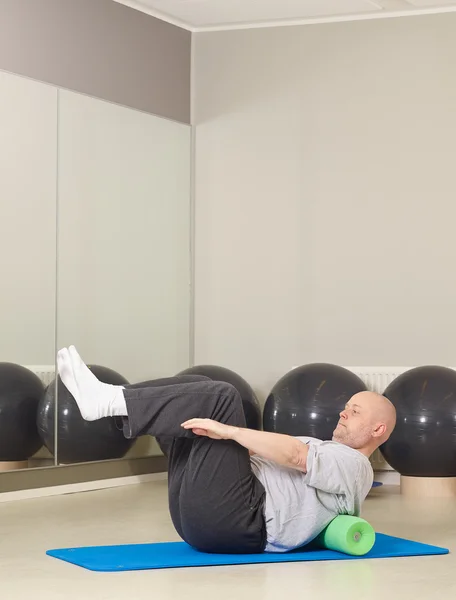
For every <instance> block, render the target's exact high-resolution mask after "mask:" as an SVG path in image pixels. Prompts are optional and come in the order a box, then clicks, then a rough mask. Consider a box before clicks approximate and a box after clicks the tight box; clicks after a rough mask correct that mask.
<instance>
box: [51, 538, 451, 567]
mask: <svg viewBox="0 0 456 600" xmlns="http://www.w3.org/2000/svg"><path fill="white" fill-rule="evenodd" d="M377 540H378V542H381V543H384V542H402V543H409V544H410V545H411V546H412V547H413V551H412V552H410V551H408V552H407V553H406V552H404V551H403V550H402V551H394V550H393V551H386V552H385V551H383V552H382V551H380V552H379V551H378V550H377V551H376V547H375V546H374V548H373V549H372V550H371V552H369V553H368V554H366V555H365V556H350V555H347V554H342V553H340V552H334V551H331V550H297V551H294V552H289V553H284V554H281V553H280V554H271V555H268V556H269V558H270V560H268V559H267V558H266V553H263V554H249V555H237V556H236V558H235V559H234V560H233V558H234V557H233V555H225V554H203V553H201V554H202V556H205V557H206V562H204V561H202V562H201V563H199V562H198V563H195V562H191V561H189V562H188V563H186V564H182V563H174V564H171V563H167V562H163V563H161V564H160V565H158V566H157V565H153V564H149V565H148V566H145V565H139V566H136V567H135V566H131V567H124V566H123V565H117V566H116V567H106V566H103V565H101V566H100V567H98V568H97V567H94V565H93V563H92V562H90V561H89V563H87V560H86V561H84V560H82V561H81V560H80V559H79V560H77V555H78V553H77V551H78V550H80V551H86V550H88V549H112V548H126V547H128V548H139V547H141V546H144V547H150V546H164V545H166V546H167V547H169V546H170V544H172V545H174V546H176V545H179V546H180V547H181V548H182V549H184V550H185V549H188V550H190V551H191V552H192V553H193V552H194V553H195V556H199V553H198V552H197V551H196V550H193V549H192V548H190V546H188V545H187V544H186V543H185V542H156V543H149V544H123V545H121V546H117V545H114V544H113V545H109V546H86V547H79V548H60V549H53V550H47V551H46V554H47V555H48V556H50V557H52V558H56V559H59V560H62V561H64V562H67V563H70V564H73V565H76V566H79V567H82V568H84V569H88V570H90V571H95V572H103V573H108V572H110V573H113V572H125V571H146V570H160V569H178V568H192V567H193V568H195V567H209V566H235V565H244V564H272V563H284V562H315V561H326V560H366V559H375V558H401V557H404V558H405V557H417V556H436V555H445V554H449V553H450V551H449V549H448V548H443V547H440V546H433V545H430V544H424V543H422V542H415V541H413V540H406V539H404V538H399V537H394V536H390V535H386V534H382V533H377ZM378 542H377V543H376V546H377V547H378ZM74 551H76V560H71V553H72V552H74ZM309 555H312V558H310V557H309ZM209 557H210V558H209Z"/></svg>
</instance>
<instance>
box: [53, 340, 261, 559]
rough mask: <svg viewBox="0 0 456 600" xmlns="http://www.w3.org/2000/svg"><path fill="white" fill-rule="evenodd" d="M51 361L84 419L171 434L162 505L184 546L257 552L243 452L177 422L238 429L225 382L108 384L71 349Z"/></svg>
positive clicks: (236, 403) (256, 509)
mask: <svg viewBox="0 0 456 600" xmlns="http://www.w3.org/2000/svg"><path fill="white" fill-rule="evenodd" d="M58 366H59V373H60V375H61V377H62V380H63V382H64V384H65V385H66V387H67V388H68V389H69V391H70V392H71V393H72V394H73V396H74V398H75V400H76V402H77V403H78V406H79V408H80V410H81V414H82V415H83V417H84V418H85V419H86V420H95V419H97V418H103V417H106V416H120V417H123V426H124V433H125V435H126V437H128V438H133V437H137V436H139V435H145V434H148V435H153V436H155V437H158V438H162V439H163V440H164V439H165V438H171V439H172V441H171V444H170V446H169V449H170V452H169V458H170V477H171V479H172V481H171V482H170V483H171V488H172V494H171V495H170V508H171V507H172V517H173V520H174V521H175V522H176V524H177V525H178V531H179V533H180V534H181V536H182V537H183V538H184V539H185V540H186V541H187V542H188V543H190V544H192V545H193V546H195V547H197V548H199V549H200V550H205V551H209V552H260V551H262V550H263V548H264V545H265V523H264V517H263V502H264V495H265V492H264V488H263V486H262V485H261V483H260V482H259V481H258V480H257V479H256V477H255V476H254V475H253V473H252V470H251V466H250V457H249V453H248V451H247V450H246V449H245V448H243V447H241V446H239V445H238V444H236V443H235V442H231V441H222V440H210V439H209V438H201V437H197V436H195V435H194V434H193V432H192V431H191V430H185V429H183V428H182V427H181V423H183V422H185V421H187V420H189V419H191V418H194V417H199V418H209V419H213V420H215V421H219V422H221V423H225V424H228V425H234V426H238V427H245V416H244V411H243V407H242V401H241V398H240V396H239V394H238V392H237V391H236V390H235V388H234V387H233V386H231V385H229V384H225V383H218V382H213V381H210V380H209V381H207V380H205V381H198V382H191V383H187V382H186V383H182V382H181V381H179V382H178V383H176V384H173V383H172V382H169V381H168V383H170V385H159V386H156V387H154V386H152V385H149V386H148V387H145V388H137V387H134V388H131V387H130V388H129V387H127V388H123V387H122V386H112V385H108V384H104V383H101V382H100V381H98V380H97V378H96V377H95V376H94V375H93V373H92V372H91V371H90V370H89V369H88V368H87V367H86V365H85V364H84V363H83V362H82V360H81V358H80V357H79V355H78V354H77V352H76V349H75V348H74V347H72V348H70V350H69V351H68V350H66V349H64V350H62V351H60V352H59V355H58Z"/></svg>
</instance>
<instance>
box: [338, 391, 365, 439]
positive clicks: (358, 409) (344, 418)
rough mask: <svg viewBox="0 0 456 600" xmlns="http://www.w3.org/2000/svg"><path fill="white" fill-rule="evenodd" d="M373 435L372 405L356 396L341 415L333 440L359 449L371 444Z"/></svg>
mask: <svg viewBox="0 0 456 600" xmlns="http://www.w3.org/2000/svg"><path fill="white" fill-rule="evenodd" d="M372 433H373V413H372V405H370V403H369V402H365V400H364V399H363V398H361V397H360V396H358V395H356V394H355V396H353V397H352V398H351V399H350V400H349V401H348V402H347V404H346V406H345V409H344V410H343V411H342V412H341V413H340V418H339V423H338V424H337V427H336V429H335V430H334V433H333V440H334V441H335V442H340V443H341V444H345V445H346V446H350V448H354V449H358V448H362V447H364V446H365V445H366V444H367V443H369V442H370V440H371V439H372Z"/></svg>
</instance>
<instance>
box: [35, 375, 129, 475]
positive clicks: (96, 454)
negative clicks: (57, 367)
mask: <svg viewBox="0 0 456 600" xmlns="http://www.w3.org/2000/svg"><path fill="white" fill-rule="evenodd" d="M89 369H91V370H92V371H93V373H94V375H95V376H96V377H97V378H98V379H99V380H100V381H102V382H103V383H111V384H114V385H126V384H128V381H127V380H126V379H125V378H124V377H122V375H120V374H119V373H116V372H115V371H113V370H111V369H108V368H106V367H100V366H98V365H90V366H89ZM57 412H58V417H57V418H58V423H57V430H58V438H57V442H58V446H57V454H58V460H59V462H60V463H63V464H69V463H77V462H87V461H96V460H108V459H114V458H122V457H123V456H125V454H126V453H127V452H128V450H129V449H130V448H131V447H132V445H133V444H134V440H128V439H126V438H125V436H124V435H123V432H122V421H121V419H120V418H116V417H106V418H103V419H99V420H98V421H84V419H83V418H82V417H81V413H80V411H79V408H78V405H77V404H76V401H75V399H74V398H73V396H72V395H71V394H70V392H69V391H68V390H67V388H66V387H65V386H64V385H63V383H62V381H61V379H60V377H59V378H58V411H57ZM37 423H38V431H39V434H40V436H41V439H42V440H43V443H44V445H45V446H46V448H47V449H48V450H49V451H50V452H51V453H52V454H53V453H54V443H55V433H54V427H55V380H54V381H53V382H52V383H50V385H49V386H48V387H47V388H46V391H45V394H44V397H43V400H42V401H41V402H40V405H39V407H38V416H37Z"/></svg>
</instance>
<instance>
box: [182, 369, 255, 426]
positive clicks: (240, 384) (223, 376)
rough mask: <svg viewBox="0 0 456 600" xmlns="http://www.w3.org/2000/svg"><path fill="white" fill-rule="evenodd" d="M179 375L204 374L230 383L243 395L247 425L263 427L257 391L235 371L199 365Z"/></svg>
mask: <svg viewBox="0 0 456 600" xmlns="http://www.w3.org/2000/svg"><path fill="white" fill-rule="evenodd" d="M179 375H204V376H205V377H209V379H212V381H223V382H225V383H230V384H231V385H232V386H233V387H235V388H236V389H237V391H238V392H239V395H240V396H241V399H242V406H243V408H244V414H245V420H246V423H247V427H248V428H249V429H257V430H260V429H261V407H260V403H259V402H258V399H257V397H256V395H255V392H254V391H253V389H252V388H251V387H250V385H249V384H248V383H247V381H245V379H243V378H242V377H241V376H240V375H238V374H237V373H235V372H234V371H231V370H230V369H226V368H225V367H218V366H215V365H198V366H196V367H190V368H189V369H185V371H182V372H181V373H179Z"/></svg>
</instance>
